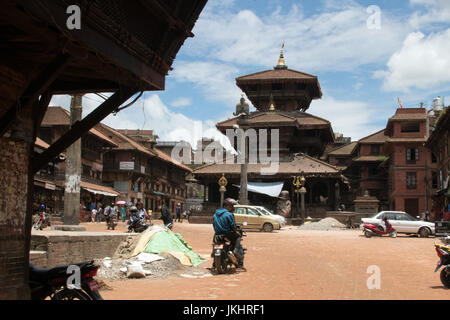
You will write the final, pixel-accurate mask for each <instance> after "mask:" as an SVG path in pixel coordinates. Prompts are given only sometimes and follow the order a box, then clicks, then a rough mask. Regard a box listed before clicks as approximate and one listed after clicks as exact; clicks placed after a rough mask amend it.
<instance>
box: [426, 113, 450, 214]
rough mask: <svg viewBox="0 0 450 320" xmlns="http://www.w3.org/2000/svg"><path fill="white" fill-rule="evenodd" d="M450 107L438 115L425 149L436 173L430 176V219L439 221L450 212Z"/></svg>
mask: <svg viewBox="0 0 450 320" xmlns="http://www.w3.org/2000/svg"><path fill="white" fill-rule="evenodd" d="M449 109H450V107H446V108H444V109H443V111H442V112H440V114H439V115H438V116H439V117H438V118H437V120H436V123H435V125H434V126H433V127H432V133H431V135H430V138H429V139H428V142H427V147H428V148H429V149H430V150H431V152H432V153H433V154H434V155H435V157H436V162H437V163H436V171H435V172H434V174H433V176H432V184H433V187H435V188H433V189H434V190H436V192H435V193H433V194H432V199H433V204H432V208H431V211H430V214H431V218H432V219H435V220H441V218H442V217H443V214H444V213H445V212H449V211H450V188H449V187H450V111H449Z"/></svg>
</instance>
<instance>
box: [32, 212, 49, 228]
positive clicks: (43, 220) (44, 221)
mask: <svg viewBox="0 0 450 320" xmlns="http://www.w3.org/2000/svg"><path fill="white" fill-rule="evenodd" d="M47 226H48V227H49V226H50V218H49V217H47V216H46V214H45V213H44V212H40V213H39V217H38V218H37V219H36V221H35V222H34V224H33V228H34V229H36V230H42V229H44V228H45V227H47Z"/></svg>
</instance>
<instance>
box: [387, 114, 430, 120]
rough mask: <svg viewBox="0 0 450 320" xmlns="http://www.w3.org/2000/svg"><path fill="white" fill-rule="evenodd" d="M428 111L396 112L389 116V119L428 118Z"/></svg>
mask: <svg viewBox="0 0 450 320" xmlns="http://www.w3.org/2000/svg"><path fill="white" fill-rule="evenodd" d="M426 119H427V115H426V113H401V114H396V115H394V116H392V117H390V118H389V121H402V120H426Z"/></svg>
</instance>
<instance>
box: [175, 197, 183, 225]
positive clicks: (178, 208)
mask: <svg viewBox="0 0 450 320" xmlns="http://www.w3.org/2000/svg"><path fill="white" fill-rule="evenodd" d="M175 212H176V214H177V221H178V222H183V220H181V204H180V203H179V202H178V203H177V207H176V208H175Z"/></svg>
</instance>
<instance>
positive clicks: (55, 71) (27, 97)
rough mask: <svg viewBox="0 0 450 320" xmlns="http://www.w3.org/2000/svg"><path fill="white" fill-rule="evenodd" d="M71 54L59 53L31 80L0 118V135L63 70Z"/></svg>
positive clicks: (36, 99)
mask: <svg viewBox="0 0 450 320" xmlns="http://www.w3.org/2000/svg"><path fill="white" fill-rule="evenodd" d="M70 58H71V56H70V55H68V54H59V55H58V56H56V58H55V59H54V60H53V61H52V62H51V63H50V64H49V65H48V66H47V67H46V68H45V69H44V70H43V71H42V72H41V73H40V74H39V75H38V76H37V77H36V78H35V79H34V80H33V81H31V82H30V84H29V85H28V87H27V88H26V89H25V91H24V92H23V94H22V95H21V97H20V99H19V101H18V102H17V103H15V104H14V106H12V107H11V108H10V109H9V110H8V111H7V113H6V114H5V115H4V116H3V118H2V119H0V137H1V136H3V135H4V134H5V132H6V131H7V130H8V129H9V128H10V126H11V125H12V123H13V122H14V120H15V119H16V116H17V114H18V113H20V112H21V111H22V110H25V109H28V108H30V107H31V106H32V105H33V104H34V103H35V102H36V101H38V99H39V96H40V95H41V94H43V93H44V92H45V91H47V90H48V88H49V87H50V86H51V85H52V83H53V82H54V81H55V80H56V78H57V77H58V76H59V75H60V74H61V73H62V72H63V71H64V69H65V68H66V67H67V65H68V64H69V62H70Z"/></svg>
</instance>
